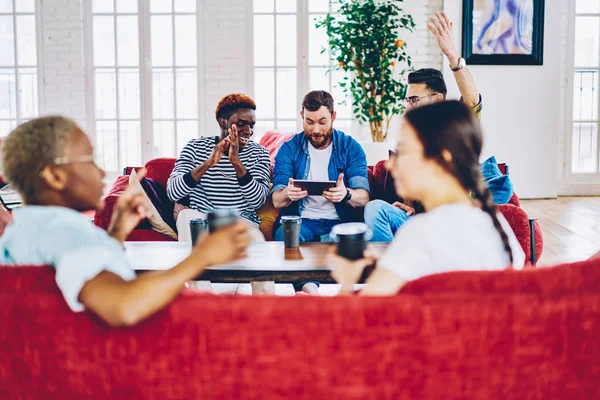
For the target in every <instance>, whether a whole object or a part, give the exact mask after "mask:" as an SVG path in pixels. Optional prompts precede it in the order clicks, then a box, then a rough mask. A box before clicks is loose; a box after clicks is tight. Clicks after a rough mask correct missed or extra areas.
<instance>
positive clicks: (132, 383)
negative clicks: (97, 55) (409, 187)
mask: <svg viewBox="0 0 600 400" xmlns="http://www.w3.org/2000/svg"><path fill="white" fill-rule="evenodd" d="M0 304H1V305H2V306H1V307H0V398H1V399H11V400H13V399H14V400H16V399H33V398H36V399H161V400H168V399H321V398H323V399H345V400H346V399H357V400H358V399H361V400H362V399H395V400H400V399H436V400H437V399H445V400H452V399H513V400H517V399H571V400H574V399H598V398H600V340H599V339H598V338H599V337H600V261H598V260H597V261H589V262H583V263H577V264H570V265H564V266H559V267H553V268H539V269H531V270H525V271H510V270H509V271H500V272H454V273H446V274H440V275H432V276H429V277H426V278H423V279H421V280H418V281H415V282H412V283H410V284H409V285H407V286H406V287H405V288H404V289H403V290H402V291H401V292H400V293H399V294H398V295H397V296H394V297H381V298H377V297H372V298H360V297H333V298H326V297H321V298H318V297H309V296H307V297H272V296H214V295H207V294H200V293H192V292H186V293H184V294H182V295H181V296H179V297H178V298H177V299H176V300H175V301H174V302H173V303H172V304H171V305H170V306H168V307H167V308H166V309H164V310H163V311H161V312H159V313H158V314H157V315H155V316H153V317H151V318H150V319H148V320H147V321H144V322H142V323H141V324H139V325H137V326H135V327H132V328H122V329H116V328H110V327H108V326H106V325H105V324H104V323H102V322H100V321H99V320H98V319H97V318H96V317H95V316H93V315H92V314H90V313H85V312H84V313H80V314H75V313H73V312H71V311H70V310H69V309H68V307H67V305H66V303H65V302H64V300H63V298H62V296H61V295H60V293H59V291H58V289H57V287H56V284H55V283H54V272H53V270H52V268H51V267H29V268H27V267H20V268H14V267H0ZM292 316H293V317H292Z"/></svg>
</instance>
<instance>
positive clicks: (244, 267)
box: [125, 242, 387, 283]
mask: <svg viewBox="0 0 600 400" xmlns="http://www.w3.org/2000/svg"><path fill="white" fill-rule="evenodd" d="M332 246H334V245H333V244H331V243H306V244H301V245H300V248H298V249H286V248H284V246H283V242H264V243H252V244H251V245H250V247H249V249H248V257H246V258H243V259H240V260H236V261H234V262H231V263H228V264H224V265H216V266H213V267H210V268H208V269H207V270H206V271H204V272H203V273H202V274H201V275H200V276H198V277H197V278H196V279H197V280H210V281H211V282H230V283H247V282H250V281H275V282H278V283H295V282H305V281H318V282H322V283H335V282H334V281H333V279H332V278H331V275H330V270H329V267H328V265H327V263H326V256H327V252H328V251H329V249H330V248H331V247H332ZM369 247H370V248H373V249H375V250H378V251H380V252H383V251H384V250H385V248H387V244H383V243H371V244H369ZM191 249H192V247H191V243H189V242H126V243H125V254H126V256H127V259H128V260H129V262H130V264H131V265H132V266H133V268H134V269H135V270H136V272H138V273H142V272H147V271H157V270H164V269H168V268H171V267H173V266H175V265H176V264H177V263H179V262H181V261H182V260H183V259H185V258H186V257H187V256H189V254H190V253H191Z"/></svg>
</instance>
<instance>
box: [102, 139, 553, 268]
mask: <svg viewBox="0 0 600 400" xmlns="http://www.w3.org/2000/svg"><path fill="white" fill-rule="evenodd" d="M292 136H293V134H292V133H290V134H280V133H276V132H268V133H266V134H265V135H264V136H263V137H262V139H261V141H260V144H262V145H263V146H265V147H266V148H267V150H268V151H269V155H270V157H271V165H272V164H273V161H274V158H275V154H276V153H277V150H278V149H279V147H280V146H281V145H282V144H283V143H284V142H285V141H286V140H288V139H289V138H291V137H292ZM174 165H175V159H174V158H157V159H154V160H150V161H148V163H146V166H145V167H146V169H147V174H146V176H147V177H148V178H152V179H154V180H156V181H158V182H159V183H161V184H162V185H163V186H166V183H167V179H168V178H169V175H170V174H171V171H172V170H173V167H174ZM500 167H501V169H502V171H503V173H506V172H507V171H505V165H500ZM130 171H131V168H126V169H125V170H124V176H120V177H118V178H117V180H116V182H115V183H114V185H113V187H112V188H111V190H110V192H109V194H108V196H107V197H106V198H105V200H104V204H105V207H104V209H103V210H102V211H100V212H97V213H96V216H95V218H94V223H95V224H96V225H97V226H99V227H101V228H103V229H107V228H108V225H109V223H110V218H111V216H112V212H113V209H114V205H115V202H116V200H117V198H118V196H119V195H120V194H121V193H122V192H123V190H125V188H126V187H127V184H128V181H129V176H127V175H129V172H130ZM368 172H369V184H370V186H371V198H372V199H382V200H386V201H388V202H393V199H392V196H394V195H393V193H394V189H393V187H388V186H387V185H388V184H389V181H386V171H385V167H384V161H380V162H378V163H377V165H375V166H369V171H368ZM498 208H499V210H500V212H501V213H502V214H503V215H504V217H505V218H506V219H507V221H508V223H509V224H510V226H511V227H512V228H513V231H514V232H515V235H516V237H517V239H518V240H519V243H520V244H521V246H522V247H523V250H524V251H525V256H526V262H530V263H532V264H535V261H536V260H537V259H539V257H540V255H541V253H542V249H543V240H542V231H541V229H540V227H539V226H538V225H537V223H531V225H530V221H529V218H528V217H527V213H525V211H524V210H523V209H522V208H520V203H519V198H518V196H517V195H516V194H513V197H512V199H511V200H510V203H509V204H506V205H500V206H498ZM258 214H259V217H260V218H261V219H262V221H263V222H262V223H261V226H260V229H261V231H262V233H263V234H264V235H265V237H266V238H267V240H272V228H273V224H274V222H275V219H276V218H277V215H278V210H276V209H275V208H274V207H273V204H272V202H271V200H270V199H269V200H268V201H267V204H265V206H264V207H263V208H262V209H261V210H260V211H259V212H258ZM532 228H533V229H532ZM532 230H533V233H534V234H533V235H532V234H531V232H532ZM532 239H533V240H532ZM127 240H130V241H169V240H171V239H169V238H168V237H167V236H165V235H162V234H160V233H157V232H155V231H152V230H149V229H136V230H134V231H133V232H132V233H131V235H129V237H128V238H127ZM532 243H533V246H532ZM532 247H533V248H535V251H532ZM532 255H533V257H532Z"/></svg>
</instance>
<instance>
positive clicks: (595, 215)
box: [521, 197, 600, 266]
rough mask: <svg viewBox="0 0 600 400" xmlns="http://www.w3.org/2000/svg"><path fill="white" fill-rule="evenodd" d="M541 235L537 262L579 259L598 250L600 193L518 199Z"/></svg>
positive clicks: (552, 263) (543, 263)
mask: <svg viewBox="0 0 600 400" xmlns="http://www.w3.org/2000/svg"><path fill="white" fill-rule="evenodd" d="M521 207H523V209H524V210H525V211H526V212H527V214H529V217H530V218H537V219H538V222H539V224H540V227H541V228H542V232H543V235H544V251H543V253H542V257H541V258H540V260H539V262H538V266H548V265H555V264H560V263H564V262H573V261H581V260H584V259H586V258H588V257H589V256H591V255H592V254H595V253H596V252H598V251H600V197H559V198H558V199H552V200H521Z"/></svg>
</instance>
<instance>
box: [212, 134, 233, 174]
mask: <svg viewBox="0 0 600 400" xmlns="http://www.w3.org/2000/svg"><path fill="white" fill-rule="evenodd" d="M229 143H230V139H229V137H226V138H225V139H223V140H221V141H220V142H219V143H217V145H216V146H215V148H214V149H213V151H212V153H211V155H210V157H209V158H208V164H209V166H210V167H214V166H215V165H217V164H218V163H219V161H221V158H223V154H225V152H226V151H227V149H228V148H229Z"/></svg>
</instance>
